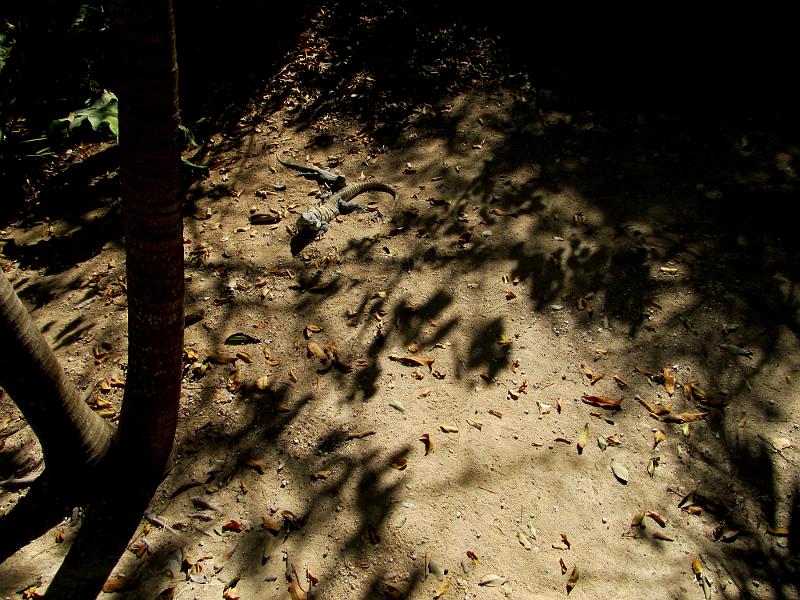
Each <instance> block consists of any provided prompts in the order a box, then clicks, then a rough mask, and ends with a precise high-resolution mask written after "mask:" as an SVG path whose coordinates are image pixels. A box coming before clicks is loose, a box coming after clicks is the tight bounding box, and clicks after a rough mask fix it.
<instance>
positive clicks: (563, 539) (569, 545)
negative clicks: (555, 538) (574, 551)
mask: <svg viewBox="0 0 800 600" xmlns="http://www.w3.org/2000/svg"><path fill="white" fill-rule="evenodd" d="M561 541H562V542H564V545H565V546H566V547H567V550H569V549H570V548H572V542H570V541H569V538H568V537H567V534H566V533H562V534H561Z"/></svg>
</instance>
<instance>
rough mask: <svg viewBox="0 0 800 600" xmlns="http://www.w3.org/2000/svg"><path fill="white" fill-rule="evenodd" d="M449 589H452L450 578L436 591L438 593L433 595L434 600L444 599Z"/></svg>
mask: <svg viewBox="0 0 800 600" xmlns="http://www.w3.org/2000/svg"><path fill="white" fill-rule="evenodd" d="M449 589H450V578H449V577H446V578H445V580H444V581H443V582H442V584H441V585H440V586H439V587H438V589H437V590H436V593H435V594H434V595H433V598H434V600H438V599H439V598H442V597H443V596H444V595H445V594H446V593H447V590H449Z"/></svg>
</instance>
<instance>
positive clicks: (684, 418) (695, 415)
mask: <svg viewBox="0 0 800 600" xmlns="http://www.w3.org/2000/svg"><path fill="white" fill-rule="evenodd" d="M707 416H708V413H707V412H692V413H688V412H686V413H674V412H670V413H667V414H666V415H664V416H663V420H664V421H667V422H668V423H691V422H693V421H700V420H702V419H705V418H706V417H707Z"/></svg>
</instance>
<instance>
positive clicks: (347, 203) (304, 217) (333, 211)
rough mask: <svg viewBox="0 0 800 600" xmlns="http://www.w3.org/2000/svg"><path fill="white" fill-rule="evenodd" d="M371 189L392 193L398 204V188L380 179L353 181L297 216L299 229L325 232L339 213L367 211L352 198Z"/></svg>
mask: <svg viewBox="0 0 800 600" xmlns="http://www.w3.org/2000/svg"><path fill="white" fill-rule="evenodd" d="M371 191H378V192H386V193H387V194H391V195H392V197H393V198H394V204H397V190H395V189H394V188H393V187H392V186H390V185H387V184H385V183H381V182H379V181H362V182H359V183H351V184H350V185H348V186H347V187H346V188H344V189H341V190H339V191H338V192H336V193H335V194H331V195H330V196H328V197H327V198H325V199H324V200H323V201H322V202H320V203H319V204H317V205H316V206H313V207H311V208H309V209H308V210H307V211H305V212H304V213H302V214H301V215H300V216H299V217H297V231H298V232H301V231H318V232H320V233H324V232H325V231H327V230H328V223H329V222H330V221H331V220H332V219H335V218H336V217H338V216H339V215H346V214H347V213H350V212H353V211H354V210H358V211H361V212H364V211H366V210H367V209H366V208H364V207H363V206H361V205H360V204H358V203H357V202H353V201H352V198H354V197H355V196H358V195H359V194H361V193H363V192H371ZM392 207H394V205H392ZM378 216H380V213H378Z"/></svg>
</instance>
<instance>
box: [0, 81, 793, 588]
mask: <svg viewBox="0 0 800 600" xmlns="http://www.w3.org/2000/svg"><path fill="white" fill-rule="evenodd" d="M669 119H670V118H669V117H666V116H660V117H659V116H650V115H648V116H638V117H635V116H632V117H631V122H628V123H625V124H624V128H625V135H627V136H629V137H627V138H625V139H626V142H625V143H624V144H621V143H620V139H621V137H622V134H620V133H619V132H618V131H617V130H615V127H622V126H623V125H621V124H619V123H616V124H614V123H609V122H607V121H604V120H603V118H602V117H600V116H598V115H594V114H592V113H591V112H588V111H583V112H581V111H571V110H569V109H567V108H565V109H562V108H561V107H559V106H558V103H557V102H556V101H555V100H554V101H552V102H551V105H550V106H547V107H545V109H544V110H534V109H533V108H532V100H531V99H530V98H526V97H525V96H524V94H522V93H520V92H519V91H515V90H509V89H505V90H501V91H498V92H496V93H493V94H485V93H481V92H478V91H474V92H471V93H465V94H460V95H457V96H453V97H451V98H448V99H446V100H445V101H443V102H442V103H441V104H440V105H437V106H429V107H427V108H426V109H425V110H422V111H420V112H419V114H418V115H417V118H416V119H415V120H414V121H413V122H412V123H410V124H409V126H408V127H407V128H406V129H404V132H403V136H402V139H400V140H399V141H398V143H397V145H396V147H393V148H380V147H379V146H377V145H376V144H374V143H373V140H371V139H370V138H369V136H368V135H366V134H364V133H363V131H362V130H361V129H359V127H358V126H357V125H355V124H353V123H350V122H347V121H345V120H337V119H335V118H330V119H328V120H326V121H325V122H324V123H322V124H321V125H320V129H321V133H322V134H328V135H327V137H326V139H327V143H326V145H325V146H324V147H321V146H320V145H319V143H318V141H319V139H320V137H322V136H320V129H318V130H316V131H315V130H314V129H308V128H305V129H304V128H300V127H297V126H295V125H294V123H293V121H292V115H291V114H290V113H289V112H276V113H272V114H268V115H253V116H252V117H251V118H250V119H249V121H248V122H247V123H246V125H247V128H246V129H245V135H241V134H239V135H238V136H230V137H226V136H224V135H222V134H219V135H217V136H216V137H215V139H214V140H212V141H213V142H214V143H216V144H217V145H218V146H220V148H221V149H220V151H219V154H217V155H216V159H217V160H216V162H215V163H214V164H213V165H212V168H211V170H210V176H209V177H208V178H207V179H205V180H204V181H202V182H200V183H198V184H195V185H194V186H193V187H192V189H190V191H189V198H190V201H191V206H190V207H189V208H188V209H187V215H186V219H185V231H184V236H185V239H186V260H187V263H186V279H187V312H188V313H190V312H194V311H197V310H201V309H202V310H203V311H204V316H203V318H202V319H201V320H200V321H199V322H196V323H194V324H192V325H191V326H189V327H188V328H187V329H186V349H187V369H186V377H185V380H184V383H185V385H184V393H183V398H182V407H181V422H180V425H179V431H178V449H179V452H178V455H177V461H176V465H175V467H174V469H173V470H172V472H171V473H170V475H169V476H168V478H167V479H166V480H165V482H164V483H163V485H162V486H161V488H160V489H159V492H158V493H157V495H156V497H155V498H154V500H153V502H152V505H151V511H152V512H153V514H155V515H157V516H158V518H159V519H160V520H161V521H162V522H163V523H165V524H167V525H168V526H169V530H166V529H163V528H160V527H158V526H157V525H153V524H149V523H147V521H145V520H143V522H142V527H141V529H140V530H139V532H138V533H137V536H136V539H135V540H134V541H133V542H132V544H131V547H130V552H127V553H126V554H125V556H124V557H122V559H121V560H120V562H119V564H118V567H117V569H116V571H115V573H116V574H117V575H119V576H124V577H127V578H129V579H124V578H120V579H116V580H114V581H113V582H111V588H110V589H112V588H113V587H114V586H115V585H116V586H119V587H121V588H122V591H118V592H114V593H106V594H104V595H103V597H109V598H111V597H115V594H116V597H120V598H122V597H124V598H146V599H152V598H156V597H174V598H201V599H205V598H221V597H225V598H235V597H241V598H243V599H244V598H288V597H292V598H304V597H306V596H305V594H306V592H308V591H309V589H311V590H312V592H313V594H316V597H317V598H330V599H345V598H346V599H370V598H384V597H386V598H405V597H408V598H439V597H441V598H452V599H461V598H464V599H468V598H470V599H471V598H481V599H492V598H498V599H499V598H504V597H509V598H515V599H519V600H523V599H533V598H562V597H565V596H566V595H567V594H568V593H569V595H570V597H571V598H654V599H656V598H687V599H691V598H697V599H702V598H704V597H706V596H705V595H706V594H707V595H708V597H714V598H731V599H733V598H759V599H760V598H799V597H800V593H799V592H798V587H797V583H796V582H797V579H796V574H797V567H798V564H797V558H796V557H797V555H798V554H797V548H796V547H795V548H794V556H792V553H791V551H790V550H791V546H792V544H795V546H796V538H793V537H791V536H790V535H789V533H790V532H789V530H788V528H789V527H790V525H791V526H792V527H794V529H796V522H795V521H796V519H797V514H798V513H797V503H798V491H797V490H798V470H797V464H798V456H797V448H796V444H797V442H798V433H799V432H798V428H799V427H800V400H799V399H798V394H797V383H796V378H797V369H798V368H800V353H799V352H798V350H799V349H798V340H797V331H798V326H797V320H796V316H797V312H796V310H797V307H798V297H797V295H796V292H795V289H794V282H795V281H796V273H795V272H794V269H795V268H794V267H792V258H793V256H794V254H793V252H794V251H793V250H792V247H791V245H786V244H784V243H783V242H782V241H781V240H780V239H779V236H780V233H776V231H775V230H772V229H769V228H765V229H760V228H759V226H758V225H757V224H756V223H755V221H754V220H750V219H749V218H748V216H747V215H746V214H745V215H741V216H740V217H738V218H739V220H738V221H737V224H731V223H730V222H729V221H727V220H725V219H720V218H718V211H725V210H727V208H726V207H729V206H730V204H729V203H728V202H729V198H730V194H731V193H732V192H731V191H730V190H731V189H732V188H733V187H735V185H738V184H741V185H742V186H745V185H750V184H751V182H753V181H755V183H753V184H752V185H757V186H762V188H760V189H762V190H763V189H766V187H767V186H768V185H772V186H773V187H771V188H769V189H770V190H771V191H775V190H778V191H780V189H783V188H781V187H780V186H784V188H785V187H786V186H789V187H790V188H791V189H794V188H792V187H791V186H794V185H795V184H796V180H795V176H794V171H793V168H794V166H796V160H797V150H796V149H795V150H786V149H783V148H779V147H777V146H778V145H779V141H778V140H774V139H769V138H766V137H764V138H757V137H755V134H752V135H751V137H750V138H749V139H748V140H746V141H745V143H744V145H742V146H741V148H740V150H741V153H742V154H741V155H740V156H744V157H745V158H743V160H744V161H746V160H747V158H748V156H753V155H752V154H751V155H745V154H744V153H745V152H746V151H751V150H753V148H752V146H756V148H755V149H754V150H753V151H754V152H761V154H759V156H761V157H762V158H763V157H765V156H766V157H767V158H766V159H764V160H761V161H760V162H757V161H755V159H754V160H753V161H751V162H750V163H747V162H745V164H740V163H736V164H735V165H732V166H731V167H730V170H729V171H727V172H725V173H722V174H720V173H717V174H716V175H714V178H712V177H711V176H709V178H708V179H703V178H702V173H700V174H698V173H689V176H688V177H686V176H685V175H686V173H685V172H684V171H681V169H682V168H684V167H685V163H684V162H682V161H686V162H691V160H692V159H691V157H686V156H682V157H681V158H678V155H679V154H680V153H681V151H682V147H678V148H666V149H665V148H664V147H659V148H654V146H653V145H652V144H651V141H652V140H651V139H650V138H649V137H647V134H645V133H643V132H645V131H648V130H649V131H658V132H661V135H666V134H665V133H664V132H668V131H670V130H672V129H673V127H674V128H676V129H677V128H679V127H680V126H681V123H679V122H671V121H670V120H669ZM743 133H744V132H743ZM618 136H619V137H618ZM637 136H638V137H637ZM653 136H655V133H654V134H653ZM669 139H670V140H679V141H677V142H675V143H676V144H679V143H680V144H685V146H686V147H689V146H691V145H692V144H693V142H686V141H685V140H683V138H681V137H680V135H679V134H678V133H676V134H675V135H674V137H673V138H669ZM681 140H683V141H681ZM759 144H760V146H759ZM665 145H666V144H665ZM276 151H281V152H284V153H286V156H290V157H294V160H295V161H297V162H306V161H307V160H310V161H311V162H314V163H317V164H321V165H327V164H328V163H329V162H333V163H334V164H335V167H334V170H336V171H337V172H339V173H341V174H343V175H345V176H347V178H348V181H350V182H352V181H359V180H362V179H372V178H374V179H376V180H378V181H383V182H386V183H389V184H391V185H394V186H396V188H397V189H398V191H399V197H400V200H399V202H398V204H397V206H396V208H395V209H394V210H391V202H390V200H389V199H388V196H386V195H385V194H377V193H376V194H365V195H364V196H362V197H361V200H362V201H364V202H369V206H371V207H380V210H381V212H382V213H383V214H384V219H383V221H382V222H380V221H375V220H372V219H370V216H371V215H370V214H368V213H365V214H360V213H355V214H351V215H347V216H344V217H342V218H340V219H338V220H337V221H335V222H333V223H332V224H331V226H330V229H329V231H328V232H327V233H326V234H325V235H324V236H323V237H322V238H321V239H319V240H315V241H312V242H311V243H309V244H308V245H306V246H305V247H304V248H302V249H301V251H300V253H299V254H298V255H297V256H292V253H291V248H290V241H291V235H290V231H289V229H288V228H289V227H291V226H293V225H294V222H295V219H296V214H297V213H298V212H299V211H301V210H302V209H303V208H305V207H306V206H308V205H309V204H312V203H313V202H315V199H314V197H313V196H314V194H316V193H317V192H318V190H319V188H318V185H317V184H316V183H315V182H313V181H308V180H305V179H303V178H300V177H297V176H296V173H294V172H293V171H290V170H287V169H285V168H283V167H281V166H280V165H279V164H278V163H277V162H276V160H275V156H274V153H275V152H276ZM703 151H704V150H703V149H699V148H698V149H696V152H697V153H698V154H700V153H702V152H703ZM780 152H782V153H783V154H782V156H781V157H780V158H779V159H775V156H776V155H777V154H778V153H780ZM773 159H774V160H773ZM734 172H735V175H736V176H735V177H734V175H733V173H734ZM728 175H730V177H728ZM775 182H777V183H775ZM95 183H97V182H95ZM726 186H727V187H726ZM751 187H752V186H751ZM736 189H739V188H736ZM748 189H751V188H748ZM256 212H258V213H270V212H271V214H273V215H274V221H275V222H273V223H271V224H259V225H253V224H251V223H250V221H249V217H250V215H251V214H253V213H256ZM118 219H119V217H118V213H117V205H116V203H115V202H112V201H107V202H105V203H101V204H98V205H97V206H91V207H89V208H87V209H86V210H85V212H82V213H81V214H79V215H77V216H72V217H64V218H63V219H53V220H51V221H50V222H49V223H47V222H45V221H43V220H41V219H39V220H37V219H34V218H32V219H21V220H19V221H18V222H16V223H13V224H11V225H10V226H9V227H8V228H7V229H5V230H4V231H2V237H3V238H13V239H14V241H15V246H16V248H18V249H21V250H20V252H19V254H18V258H17V259H16V260H5V261H3V265H4V267H6V268H7V269H8V271H9V272H8V275H9V277H10V278H11V279H12V281H13V282H14V284H15V287H16V288H17V290H18V293H19V294H20V295H21V297H22V298H23V299H24V300H25V301H26V302H27V303H28V304H29V305H30V306H31V309H32V311H33V315H34V317H35V320H36V322H37V324H39V326H40V327H41V328H42V329H43V330H44V331H45V335H46V337H47V339H48V341H50V342H51V343H52V344H53V346H54V348H55V349H56V352H57V354H58V356H59V358H60V359H61V360H62V361H63V364H64V367H65V369H66V370H67V372H68V373H69V375H70V376H71V377H72V378H73V379H74V380H75V381H76V383H77V384H78V385H79V387H80V388H81V389H82V390H84V391H85V392H86V393H87V395H89V397H90V399H91V401H92V402H94V403H95V405H96V407H97V409H98V410H102V411H105V412H104V414H105V415H106V416H107V418H110V419H111V420H112V421H113V420H114V419H115V418H116V415H117V412H118V409H119V400H120V399H121V396H122V388H121V386H123V385H124V379H125V365H126V334H125V328H126V313H125V309H126V304H125V295H124V292H123V283H124V265H125V261H124V254H123V251H122V248H121V240H120V238H119V235H118V233H117V232H118V229H116V228H114V227H108V226H107V225H108V224H109V223H112V222H113V223H118ZM93 224H97V225H100V226H101V227H100V228H95V229H92V230H99V229H102V230H103V231H105V232H106V235H105V236H96V237H94V238H92V239H93V240H94V245H93V247H92V250H91V251H89V252H87V253H86V254H85V255H82V256H79V257H78V259H77V260H75V261H74V262H72V263H71V264H65V265H63V266H58V267H56V266H53V265H49V266H48V265H47V264H45V263H42V262H38V263H37V261H36V260H34V257H35V256H39V257H41V256H46V255H47V252H48V251H50V252H52V251H53V249H56V248H59V247H61V246H62V244H61V242H66V241H67V240H68V239H69V238H70V236H74V235H77V233H78V232H79V231H81V230H82V229H86V228H92V227H93ZM90 245H91V244H90ZM239 332H241V333H245V334H247V335H248V336H252V337H253V338H256V339H257V340H258V341H252V342H251V343H247V344H244V345H236V346H233V345H226V344H225V343H224V342H225V340H226V339H227V338H228V336H230V335H231V334H234V333H239ZM332 344H335V353H336V357H337V358H336V360H335V361H331V360H330V356H332V355H333V346H332ZM94 349H98V351H99V352H100V356H101V357H102V358H101V359H99V360H96V359H95V353H94V352H93V351H94ZM320 349H321V350H320ZM220 351H221V352H225V353H228V354H234V355H235V354H236V353H237V352H238V353H240V354H238V357H239V358H238V359H237V360H236V362H235V363H228V364H214V363H213V362H210V363H209V362H207V363H205V364H206V366H205V367H203V366H202V365H203V361H205V360H206V359H208V358H209V355H210V354H211V353H212V352H220ZM326 351H327V355H326V354H325V353H326ZM315 353H316V354H319V355H320V356H321V357H322V358H318V357H317V356H316V354H315ZM320 353H321V354H320ZM201 373H202V374H201ZM673 378H674V384H671V380H672V379H673ZM596 398H599V400H597V399H596ZM620 401H621V402H620ZM604 402H605V403H606V405H609V404H610V406H607V407H604V406H598V405H597V403H600V404H603V403H604ZM617 405H618V406H617ZM18 418H19V417H18V415H17V413H16V411H15V409H14V408H13V405H11V404H10V402H9V399H8V398H4V399H3V400H2V404H0V432H2V431H3V427H5V428H7V429H8V428H11V427H13V426H14V424H15V423H17V419H18ZM25 431H26V430H25V429H22V430H20V431H19V432H17V433H15V434H13V435H11V436H8V437H5V438H0V439H4V440H5V442H6V447H5V449H4V450H2V451H3V452H5V453H10V454H13V452H12V450H18V449H19V448H22V450H20V453H18V456H23V457H24V460H23V462H24V464H26V465H27V467H28V468H31V467H33V466H35V463H36V458H35V457H36V455H37V454H36V449H35V447H34V446H32V445H31V444H30V443H27V444H26V443H25V440H26V439H28V438H29V435H28V436H27V437H26V434H25ZM0 435H2V433H0ZM20 460H22V459H20ZM24 471H25V469H24V468H21V469H19V470H18V471H17V472H18V473H21V472H24ZM8 474H10V473H8ZM3 475H6V473H4V474H3ZM17 497H18V495H17V494H16V493H11V492H3V493H0V509H2V510H5V511H8V510H9V509H10V508H11V507H12V506H13V505H14V503H15V501H16V499H17ZM193 498H194V499H195V500H193ZM198 498H199V500H198ZM203 502H204V503H205V504H204V503H203ZM209 505H211V506H213V508H208V506H209ZM204 506H205V508H204ZM77 527H78V525H77V524H75V525H72V524H70V523H68V522H65V523H64V524H63V525H62V526H60V527H58V528H57V531H54V532H50V533H48V534H47V535H45V536H43V537H42V538H41V539H39V540H37V541H35V542H34V543H32V544H31V545H30V546H28V547H27V548H25V549H23V550H21V551H20V552H18V553H17V554H16V555H15V556H14V557H13V558H12V559H10V560H8V561H7V562H6V563H5V564H3V565H2V568H0V596H4V597H9V598H20V597H21V592H22V591H23V590H25V589H27V588H28V587H29V586H31V585H33V586H38V589H39V591H40V592H41V591H42V590H44V589H45V588H46V586H47V583H48V581H49V579H50V578H51V577H52V574H53V573H54V572H55V570H56V569H57V568H58V565H59V560H60V558H61V557H62V556H63V555H64V554H65V552H66V551H67V549H68V547H69V543H70V540H71V539H72V538H73V537H74V535H75V531H76V529H77ZM57 536H58V537H59V539H57ZM60 536H63V541H60ZM287 565H288V567H289V569H288V570H289V572H291V571H292V568H293V569H294V572H295V573H296V580H297V583H296V584H291V585H290V584H289V583H287V578H286V573H287ZM697 568H702V574H699V575H698V574H697V573H696V572H695V571H696V569H697ZM702 581H705V586H706V588H707V589H706V590H705V591H704V589H703V585H702V583H701V582H702ZM292 585H294V586H295V587H294V588H292V591H291V593H290V591H289V589H290V588H291V587H292ZM298 585H299V587H300V588H302V590H305V591H302V590H298V589H297V587H296V586H298ZM226 586H228V587H227V588H226ZM170 588H174V589H173V591H172V592H166V593H165V595H164V596H159V593H161V592H162V591H164V590H169V589H170ZM570 589H571V592H569V590H570ZM170 593H171V594H174V596H170V595H169V594H170Z"/></svg>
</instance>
